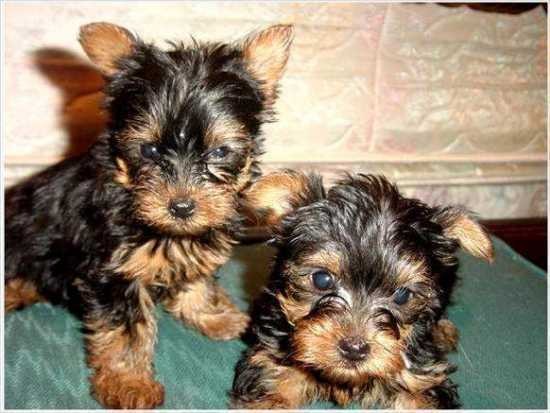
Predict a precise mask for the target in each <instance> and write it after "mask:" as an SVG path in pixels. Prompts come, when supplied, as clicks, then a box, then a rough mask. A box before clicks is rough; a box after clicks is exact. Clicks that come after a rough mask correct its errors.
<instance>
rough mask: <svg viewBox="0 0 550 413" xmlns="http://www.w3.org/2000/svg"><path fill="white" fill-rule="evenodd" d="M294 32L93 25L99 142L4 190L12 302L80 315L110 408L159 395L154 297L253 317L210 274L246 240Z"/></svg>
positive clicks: (88, 40)
mask: <svg viewBox="0 0 550 413" xmlns="http://www.w3.org/2000/svg"><path fill="white" fill-rule="evenodd" d="M291 40H292V28H291V27H290V26H282V25H279V26H273V27H270V28H268V29H266V30H264V31H261V32H257V33H254V34H251V35H250V36H248V37H247V38H245V39H244V40H243V41H241V42H237V43H231V44H224V43H206V44H203V43H199V42H195V43H193V44H192V45H190V46H186V45H183V44H175V43H174V44H172V48H171V50H169V51H163V50H161V49H159V48H157V47H155V46H153V45H151V44H147V43H144V42H143V41H141V40H140V39H138V38H137V37H135V36H134V35H132V34H131V33H130V32H129V31H127V30H126V29H124V28H122V27H119V26H115V25H113V24H108V23H93V24H89V25H86V26H84V27H82V29H81V32H80V42H81V44H82V47H83V48H84V50H85V52H86V53H87V54H88V56H89V57H90V59H91V60H92V61H93V62H94V63H95V64H96V65H97V66H98V68H99V69H100V70H101V71H102V73H103V74H104V75H105V76H106V78H107V80H108V83H107V86H106V89H105V94H106V107H107V109H108V112H109V115H110V122H109V125H108V127H107V130H106V131H105V133H104V134H103V135H102V136H101V137H100V138H99V140H98V142H97V143H96V144H95V145H93V146H92V148H91V149H90V150H89V151H88V152H87V153H85V154H84V155H82V156H79V157H77V158H73V159H69V160H66V161H63V162H61V163H59V164H57V165H54V166H52V167H50V168H48V169H47V170H45V171H44V172H42V173H40V174H38V175H36V176H34V177H32V178H31V179H29V180H27V181H26V182H24V183H22V184H19V185H17V186H15V187H13V188H11V189H9V190H8V191H7V192H6V202H5V205H6V218H5V233H6V280H5V290H6V293H5V306H6V307H5V308H6V311H10V310H13V309H16V308H20V307H23V306H25V305H29V304H32V303H34V302H36V301H40V300H42V299H46V300H49V301H51V302H53V303H60V304H64V305H66V306H68V307H69V308H70V309H72V310H74V311H76V312H77V313H79V314H81V316H82V319H83V321H84V325H85V328H86V330H87V336H86V338H87V350H88V363H89V365H90V367H91V368H92V369H93V375H92V377H91V383H92V392H93V394H94V396H95V397H96V398H97V399H98V401H99V402H100V403H102V404H103V405H104V406H106V407H112V408H151V407H154V406H157V405H159V404H161V403H162V402H163V399H164V390H163V387H162V385H161V384H159V383H158V382H156V381H155V380H154V372H153V366H152V360H153V347H154V342H155V336H156V324H155V317H154V314H153V310H154V307H155V304H156V303H158V302H161V303H163V304H164V306H165V308H166V309H167V310H168V312H170V313H171V314H172V315H173V316H174V317H176V318H178V319H180V320H182V321H183V322H185V323H186V324H189V325H191V326H193V327H195V328H197V329H198V330H199V331H201V332H202V333H203V334H205V335H207V336H208V337H211V338H213V339H218V340H227V339H232V338H235V337H237V336H239V334H240V333H241V332H242V331H243V330H244V329H245V327H246V325H247V322H248V317H247V316H246V315H245V314H243V313H241V312H240V311H239V310H238V309H237V307H236V306H235V305H234V304H233V303H232V302H231V301H230V299H229V298H228V297H227V295H226V293H225V292H224V291H223V290H222V289H221V288H220V287H219V286H218V285H217V284H216V283H215V281H214V279H213V274H214V272H215V271H216V269H217V268H218V267H219V266H220V265H221V264H223V263H224V262H225V261H226V260H227V258H228V257H229V255H230V253H231V248H232V244H234V241H233V238H232V235H231V227H232V226H233V223H234V222H235V220H236V218H237V216H236V205H237V198H238V196H239V194H240V192H241V191H242V190H243V188H244V187H245V186H246V185H247V184H248V183H249V182H250V180H251V178H253V177H254V176H255V175H257V174H258V167H257V159H256V158H257V156H258V155H259V154H260V152H261V148H260V143H261V141H260V129H261V125H262V123H263V122H265V121H268V120H270V119H271V117H272V114H273V113H272V105H273V103H274V101H275V99H276V96H277V82H278V81H279V79H280V77H281V75H282V73H283V69H284V67H285V65H286V62H287V59H288V53H289V46H290V43H291Z"/></svg>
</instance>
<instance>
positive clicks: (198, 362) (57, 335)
mask: <svg viewBox="0 0 550 413" xmlns="http://www.w3.org/2000/svg"><path fill="white" fill-rule="evenodd" d="M495 247H496V254H497V259H496V262H495V263H494V264H493V265H491V266H490V265H488V264H485V263H482V262H480V261H478V260H475V259H473V258H471V257H469V256H466V255H461V256H460V258H461V270H460V273H461V276H462V279H461V281H460V283H459V285H458V286H457V289H456V290H455V295H454V301H455V303H454V304H453V306H452V307H451V308H450V309H449V315H450V318H451V320H453V321H454V322H455V323H456V324H457V326H458V327H459V329H460V332H461V339H460V345H459V350H458V352H457V353H456V354H453V355H452V356H451V359H452V361H453V362H455V363H456V364H457V365H458V371H457V372H456V373H454V374H453V375H452V377H453V379H454V380H455V381H456V382H457V383H458V384H459V386H460V387H459V394H460V397H461V399H462V402H463V404H464V408H492V409H496V408H516V409H532V408H538V409H545V408H546V406H547V400H546V391H547V374H546V372H547V368H546V367H547V358H546V357H547V356H546V338H547V327H546V325H547V323H546V315H547V311H546V305H547V303H546V290H547V287H546V274H545V273H544V272H543V271H541V270H540V269H539V268H537V267H535V266H534V265H532V264H531V263H529V262H527V261H526V260H524V259H523V258H522V257H520V256H519V255H518V254H516V253H515V252H514V251H513V250H511V249H510V248H509V247H508V246H507V245H506V244H504V243H503V242H502V241H500V240H498V239H495ZM271 254H272V251H271V250H270V249H269V248H267V247H264V246H258V245H256V246H247V247H239V248H237V250H236V253H235V256H234V258H233V259H232V260H231V261H230V262H229V263H228V264H227V265H225V266H224V267H223V268H222V269H221V270H220V272H219V275H220V282H221V283H222V284H223V285H224V286H225V287H226V288H227V290H228V291H229V292H230V294H231V295H232V296H233V297H234V298H235V300H236V302H237V303H238V304H239V305H240V306H241V307H242V308H243V309H244V308H246V307H247V305H248V302H249V297H250V296H253V295H255V294H257V292H258V291H259V288H261V284H262V283H263V281H264V280H265V277H266V275H267V261H268V259H269V257H270V255H271ZM158 315H159V340H158V344H157V350H156V356H155V364H156V371H157V377H158V380H159V381H161V382H162V383H164V385H165V386H166V402H165V404H164V406H163V407H164V408H171V409H176V408H200V409H223V408H226V407H227V400H228V399H227V392H228V390H229V389H230V387H231V383H232V380H233V368H234V366H235V363H236V362H237V360H238V358H239V356H240V353H241V351H242V350H243V349H244V344H243V343H241V342H240V341H237V340H235V341H231V342H213V341H210V340H208V339H206V338H204V337H202V336H201V335H199V334H198V333H196V332H195V331H192V330H190V329H188V328H186V327H184V326H182V325H181V324H180V323H179V322H177V321H175V320H173V319H172V318H171V317H170V316H168V315H166V314H165V313H163V312H162V310H161V309H160V308H159V309H158ZM89 373H90V372H89V370H88V369H87V367H86V365H85V362H84V351H83V341H82V334H81V332H80V325H79V322H78V321H77V320H76V319H74V318H73V317H72V316H70V315H69V314H68V313H67V312H66V311H64V310H62V309H60V308H55V307H52V306H50V305H48V304H37V305H34V306H32V307H30V308H27V309H24V310H22V311H19V312H15V313H10V314H8V315H6V319H5V407H6V408H8V409H40V408H43V409H46V408H47V409H70V408H79V409H87V408H97V407H99V405H98V404H97V403H96V402H95V401H94V399H92V398H91V397H90V395H89V387H88V380H87V377H88V375H89ZM332 406H333V405H332V404H330V403H326V402H322V403H321V402H318V403H316V404H315V405H313V406H311V407H316V408H324V407H332Z"/></svg>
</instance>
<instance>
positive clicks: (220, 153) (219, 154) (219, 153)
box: [210, 146, 229, 159]
mask: <svg viewBox="0 0 550 413" xmlns="http://www.w3.org/2000/svg"><path fill="white" fill-rule="evenodd" d="M228 153H229V148H228V147H227V146H220V147H219V148H216V149H214V150H213V151H212V152H210V156H211V157H212V158H216V159H222V158H225V157H226V156H227V154H228Z"/></svg>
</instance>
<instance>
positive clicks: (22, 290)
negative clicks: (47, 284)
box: [4, 278, 43, 313]
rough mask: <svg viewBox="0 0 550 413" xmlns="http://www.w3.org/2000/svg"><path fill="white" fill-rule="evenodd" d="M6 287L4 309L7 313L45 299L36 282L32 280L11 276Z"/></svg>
mask: <svg viewBox="0 0 550 413" xmlns="http://www.w3.org/2000/svg"><path fill="white" fill-rule="evenodd" d="M4 289H5V291H4V310H5V311H6V313H7V312H8V311H12V310H18V309H21V308H23V307H26V306H28V305H31V304H34V303H36V302H38V301H43V298H42V297H41V296H40V294H38V291H37V290H36V287H35V285H34V283H33V282H32V281H30V280H25V279H23V278H11V279H9V280H6V283H5V284H4Z"/></svg>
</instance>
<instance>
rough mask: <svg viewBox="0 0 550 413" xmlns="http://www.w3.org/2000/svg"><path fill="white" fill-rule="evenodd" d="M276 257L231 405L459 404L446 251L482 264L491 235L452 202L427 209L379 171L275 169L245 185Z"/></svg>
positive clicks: (452, 264) (451, 268)
mask: <svg viewBox="0 0 550 413" xmlns="http://www.w3.org/2000/svg"><path fill="white" fill-rule="evenodd" d="M246 199H247V202H248V206H249V208H250V209H251V210H252V211H253V212H254V213H255V215H256V217H257V218H258V219H259V221H260V222H263V223H267V224H268V225H270V226H271V227H272V228H274V232H275V244H276V246H277V247H278V254H277V257H276V260H275V263H274V268H273V272H272V274H271V278H270V281H269V283H268V286H267V288H266V290H265V292H264V293H263V294H262V295H261V296H260V297H259V299H258V301H257V303H256V306H255V309H253V313H252V319H253V321H252V329H251V339H252V340H251V341H252V343H251V347H250V348H249V350H248V351H247V352H246V353H245V354H244V355H243V357H242V359H241V360H240V362H239V364H238V365H237V370H236V375H235V381H234V383H233V391H232V406H233V407H236V408H254V409H265V408H279V409H281V408H298V407H300V406H302V405H303V404H306V403H310V402H312V401H314V400H316V399H324V400H332V401H334V402H336V403H338V404H339V405H346V404H348V403H350V402H352V401H357V402H359V403H361V405H362V407H363V408H372V407H374V406H376V405H378V406H381V407H385V408H394V409H413V408H423V409H437V408H452V407H457V406H458V405H459V402H458V397H457V393H456V390H455V385H453V384H452V382H451V381H450V380H449V378H448V374H449V373H450V372H452V371H453V367H452V366H451V365H450V364H449V363H448V362H447V360H446V357H445V355H446V352H448V351H450V350H451V349H453V348H454V347H455V346H456V341H457V338H458V333H457V331H456V328H455V327H454V325H453V324H452V323H451V322H450V321H449V320H447V319H445V318H443V316H444V312H445V307H446V305H447V303H448V301H449V295H450V293H451V289H452V284H453V282H454V280H455V277H456V269H457V259H456V257H455V252H456V249H457V248H458V247H459V246H461V247H462V248H464V249H465V250H466V251H468V252H470V253H471V254H473V255H475V256H477V257H480V258H484V259H487V260H491V259H492V255H493V249H492V244H491V240H490V239H489V237H488V236H487V234H486V233H485V231H484V230H483V229H482V228H481V227H480V226H479V224H477V223H476V222H475V221H473V220H472V219H471V218H470V217H469V216H468V215H467V214H466V213H465V212H464V211H463V210H462V209H461V208H457V207H436V208H431V207H429V206H427V205H425V204H423V203H422V202H420V201H418V200H415V199H408V198H405V197H403V196H402V195H401V194H400V193H399V192H398V190H397V188H396V187H395V186H393V185H391V184H390V183H389V182H388V181H387V180H385V179H384V178H382V177H377V176H373V175H356V176H350V177H347V178H345V179H342V180H341V181H339V182H338V183H337V184H336V185H335V186H333V187H332V188H330V190H329V191H328V192H327V193H325V191H324V189H323V187H322V185H321V181H320V179H319V178H318V177H307V176H305V175H302V174H300V173H297V172H292V171H287V172H278V173H274V174H271V175H267V176H265V177H263V178H262V179H261V180H259V181H257V182H256V183H254V184H253V186H252V187H251V188H250V190H247V194H246Z"/></svg>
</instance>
